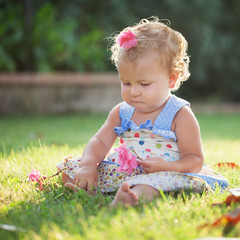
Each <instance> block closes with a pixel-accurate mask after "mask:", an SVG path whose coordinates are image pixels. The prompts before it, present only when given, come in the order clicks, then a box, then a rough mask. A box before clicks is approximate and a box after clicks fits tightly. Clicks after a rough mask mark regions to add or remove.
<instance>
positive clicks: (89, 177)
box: [69, 166, 98, 191]
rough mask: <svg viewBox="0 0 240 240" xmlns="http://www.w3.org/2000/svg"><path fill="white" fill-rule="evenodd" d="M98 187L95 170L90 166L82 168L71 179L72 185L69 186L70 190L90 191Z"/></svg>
mask: <svg viewBox="0 0 240 240" xmlns="http://www.w3.org/2000/svg"><path fill="white" fill-rule="evenodd" d="M97 186H98V175H97V169H96V168H95V167H90V166H82V167H81V168H80V169H79V170H78V171H77V173H76V174H75V177H74V179H73V185H72V186H69V187H70V188H72V190H76V189H78V188H81V189H84V190H86V191H91V190H93V189H94V188H97Z"/></svg>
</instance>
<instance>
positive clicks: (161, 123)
mask: <svg viewBox="0 0 240 240" xmlns="http://www.w3.org/2000/svg"><path fill="white" fill-rule="evenodd" d="M184 106H190V103H189V102H187V101H186V100H184V99H181V98H179V97H176V96H175V95H172V96H171V97H170V99H169V100H168V102H167V104H166V105H165V107H164V109H163V110H162V112H161V113H160V114H159V115H158V117H157V119H156V121H155V123H154V126H155V127H156V128H158V129H159V128H160V129H162V130H169V131H171V127H172V121H173V118H174V117H175V115H176V114H177V112H178V111H179V110H180V109H181V108H182V107H184Z"/></svg>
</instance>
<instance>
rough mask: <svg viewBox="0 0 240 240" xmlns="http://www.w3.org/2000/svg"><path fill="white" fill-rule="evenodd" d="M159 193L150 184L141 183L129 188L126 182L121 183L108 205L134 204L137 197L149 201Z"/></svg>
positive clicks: (137, 199)
mask: <svg viewBox="0 0 240 240" xmlns="http://www.w3.org/2000/svg"><path fill="white" fill-rule="evenodd" d="M159 195H160V194H159V191H158V190H156V189H154V188H152V187H151V186H148V185H143V184H141V185H136V186H134V187H133V188H130V186H129V184H128V183H123V184H122V186H121V187H120V188H119V190H118V191H117V194H116V196H115V198H114V200H113V201H112V203H111V205H110V207H111V208H113V207H117V206H118V205H125V206H132V205H136V204H137V203H138V201H139V199H141V200H143V201H148V202H150V201H152V200H153V199H154V198H155V197H158V196H159Z"/></svg>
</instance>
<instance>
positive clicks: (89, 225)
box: [0, 114, 240, 240]
mask: <svg viewBox="0 0 240 240" xmlns="http://www.w3.org/2000/svg"><path fill="white" fill-rule="evenodd" d="M105 117H106V116H105V115H70V116H47V117H37V116H30V117H5V118H0V224H9V225H14V226H16V227H18V228H17V229H15V231H9V230H4V229H1V227H0V239H94V240H95V239H149V240H150V239H184V240H186V239H194V238H197V237H206V236H223V235H225V236H227V237H240V231H239V229H240V224H238V225H237V226H235V228H233V229H232V230H231V231H229V232H228V233H225V232H224V227H219V228H213V229H211V228H209V227H206V228H201V229H199V226H200V225H201V224H204V223H211V222H213V221H214V220H216V219H217V218H218V217H220V216H221V215H222V214H225V213H227V212H228V211H230V210H232V209H234V208H236V206H234V205H232V206H221V207H212V206H211V204H212V203H216V202H221V201H223V200H224V199H225V198H226V196H228V193H227V192H223V193H221V192H220V190H219V189H217V191H215V192H208V193H203V194H202V195H200V194H191V193H179V194H174V195H173V194H165V195H164V197H163V198H160V199H157V200H155V201H153V202H152V203H149V204H143V203H142V204H140V205H139V206H138V207H131V208H128V209H126V208H121V207H120V208H117V209H114V210H111V211H110V210H109V207H108V206H109V203H110V202H111V201H112V198H113V196H112V195H107V196H103V195H101V194H96V195H95V196H89V195H87V194H86V193H85V192H84V191H79V192H78V193H72V192H70V191H69V190H67V189H64V188H63V187H62V183H61V179H60V177H56V178H52V179H51V180H49V181H48V184H49V185H48V187H46V188H45V191H38V189H37V188H36V186H35V185H34V184H33V183H29V182H28V181H27V173H29V172H30V171H31V169H32V168H35V169H38V170H39V171H40V172H41V173H43V174H44V175H51V174H54V173H55V172H56V169H55V165H56V163H58V162H59V161H60V160H61V159H62V158H63V157H65V156H67V155H69V154H74V155H81V153H82V151H83V148H84V146H85V144H86V142H87V141H88V140H89V138H90V137H91V136H92V135H93V134H94V133H95V132H96V130H97V129H98V128H99V127H100V126H101V125H102V124H103V122H104V120H105ZM197 117H198V119H199V123H200V126H201V132H202V139H203V146H204V151H205V157H206V163H207V164H209V165H210V166H212V167H213V168H215V167H214V164H216V163H217V162H225V161H228V162H229V161H230V162H235V163H238V164H240V150H239V146H240V131H239V123H240V115H239V114H235V115H209V116H206V115H199V116H197ZM218 171H219V172H221V173H222V174H223V175H224V176H226V177H227V178H228V179H229V182H230V184H231V187H232V188H235V187H239V186H240V178H239V174H240V170H238V169H220V170H218ZM0 226H1V225H0Z"/></svg>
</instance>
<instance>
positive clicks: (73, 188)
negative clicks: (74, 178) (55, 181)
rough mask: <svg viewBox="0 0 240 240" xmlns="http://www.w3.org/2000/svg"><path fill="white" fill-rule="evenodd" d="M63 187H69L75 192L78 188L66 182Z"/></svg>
mask: <svg viewBox="0 0 240 240" xmlns="http://www.w3.org/2000/svg"><path fill="white" fill-rule="evenodd" d="M64 187H67V188H71V189H72V191H73V192H77V191H79V190H80V188H79V187H78V186H76V185H74V184H72V183H66V184H65V185H64Z"/></svg>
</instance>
